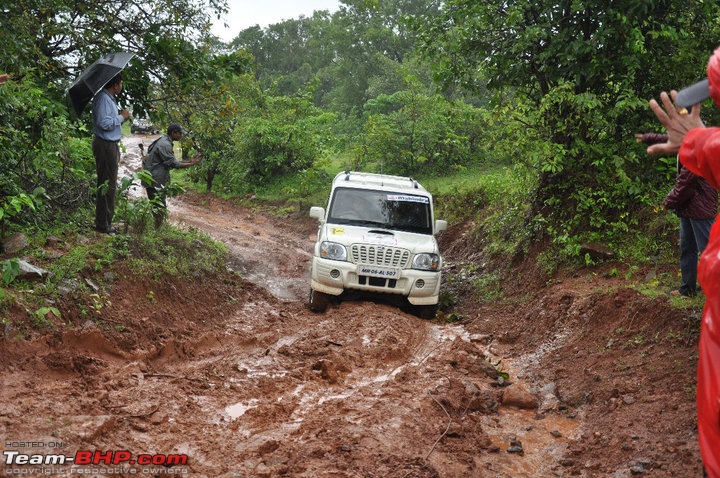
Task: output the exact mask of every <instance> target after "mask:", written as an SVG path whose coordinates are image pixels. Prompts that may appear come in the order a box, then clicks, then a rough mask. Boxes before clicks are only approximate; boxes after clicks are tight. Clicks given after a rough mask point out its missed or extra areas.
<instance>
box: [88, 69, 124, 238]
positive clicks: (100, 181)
mask: <svg viewBox="0 0 720 478" xmlns="http://www.w3.org/2000/svg"><path fill="white" fill-rule="evenodd" d="M122 87H123V78H122V73H118V74H117V75H115V76H114V77H113V78H112V79H111V80H110V81H108V82H107V84H106V85H105V87H104V88H103V89H102V90H101V91H100V92H99V93H98V94H97V95H95V97H94V98H93V105H92V112H93V120H92V122H93V132H94V133H95V137H94V138H93V144H92V149H93V156H95V167H96V169H97V186H98V190H97V193H96V197H95V229H96V230H97V231H99V232H102V233H105V234H114V233H115V228H114V227H113V225H112V219H113V215H114V213H115V190H116V188H117V175H118V163H119V162H120V147H119V145H118V143H119V141H120V137H121V136H122V129H121V128H122V123H123V121H125V120H126V119H128V118H129V117H130V112H128V110H126V109H124V110H122V111H121V110H120V109H119V108H118V105H117V102H116V101H115V97H116V96H117V95H118V94H119V93H120V91H122Z"/></svg>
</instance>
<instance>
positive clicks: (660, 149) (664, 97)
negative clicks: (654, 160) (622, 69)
mask: <svg viewBox="0 0 720 478" xmlns="http://www.w3.org/2000/svg"><path fill="white" fill-rule="evenodd" d="M676 96H677V91H675V90H672V91H671V92H670V96H668V94H667V93H666V92H664V91H663V92H662V93H660V100H661V101H662V104H663V106H660V105H659V104H658V102H657V101H655V100H654V99H652V100H650V109H651V110H652V111H653V113H655V116H657V119H658V120H660V123H662V125H663V126H665V130H666V131H667V135H668V140H667V142H666V143H659V144H653V145H652V146H649V147H648V149H647V153H648V154H660V153H667V154H677V152H678V151H679V150H680V145H681V144H682V140H683V138H685V135H686V134H687V133H688V131H690V130H691V129H695V128H704V127H705V125H704V124H703V122H702V120H701V119H700V105H699V104H698V105H695V106H693V107H692V110H691V111H690V112H689V113H688V112H687V110H685V109H684V108H678V107H677V106H676V105H675V97H676ZM671 97H672V100H671ZM663 108H664V109H663Z"/></svg>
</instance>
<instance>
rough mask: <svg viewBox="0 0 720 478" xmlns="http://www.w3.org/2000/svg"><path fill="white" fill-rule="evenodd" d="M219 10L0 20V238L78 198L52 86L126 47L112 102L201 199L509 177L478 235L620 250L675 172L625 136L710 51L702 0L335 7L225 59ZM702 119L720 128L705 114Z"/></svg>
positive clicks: (697, 71)
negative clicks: (174, 159)
mask: <svg viewBox="0 0 720 478" xmlns="http://www.w3.org/2000/svg"><path fill="white" fill-rule="evenodd" d="M225 9H226V5H225V3H224V1H222V0H180V1H178V2H175V3H174V4H173V6H172V8H168V7H167V4H166V3H163V2H159V1H157V0H150V1H143V2H135V1H128V0H112V1H110V2H104V3H102V4H93V3H88V2H84V1H81V2H68V1H67V0H47V1H45V2H40V3H37V2H28V1H26V0H20V1H19V2H16V3H14V4H12V5H8V6H5V7H3V16H2V17H0V26H1V27H2V29H0V47H2V48H3V51H4V52H5V55H4V57H3V58H2V59H0V73H3V72H6V73H9V74H10V76H11V79H10V81H9V82H7V83H6V84H4V85H3V86H0V112H1V113H2V115H1V116H0V156H1V157H2V162H0V173H1V174H0V178H1V179H0V221H3V223H2V224H3V226H7V225H12V224H31V223H35V224H40V223H41V222H42V221H41V219H44V218H48V217H51V216H52V217H56V215H55V214H54V213H55V212H57V211H69V210H72V209H73V208H75V207H78V206H79V205H82V204H87V203H88V199H89V198H90V196H91V193H92V184H93V183H94V180H93V174H94V171H93V160H92V155H91V153H90V148H89V144H90V142H89V141H90V128H89V124H90V123H89V120H90V118H89V117H90V114H89V113H87V112H86V113H85V114H84V115H82V116H81V118H80V119H79V120H76V119H74V118H72V117H71V116H70V114H69V112H68V109H67V107H66V105H65V99H64V91H65V88H67V86H68V85H69V84H70V83H71V82H72V80H73V79H74V78H75V76H76V75H77V74H78V73H79V72H80V71H81V70H82V69H83V68H84V67H85V66H87V65H88V64H89V63H91V62H92V61H94V60H95V59H96V58H97V57H99V56H101V55H102V54H104V53H107V52H109V51H118V50H125V51H131V52H133V53H135V54H136V57H135V59H133V60H132V61H131V63H130V65H129V66H128V68H127V71H126V75H125V76H126V83H125V91H124V93H123V95H122V96H121V98H120V101H121V103H122V104H123V105H125V106H127V107H129V108H131V109H132V110H133V113H134V114H135V116H145V115H149V116H150V118H151V119H152V120H153V121H154V122H155V123H157V124H160V125H166V124H167V123H168V122H169V121H178V122H181V123H182V124H183V125H184V126H185V127H186V129H188V130H189V131H190V132H191V134H190V135H188V137H187V138H186V140H187V141H186V143H184V144H183V149H184V154H186V155H187V154H189V153H190V152H191V151H192V150H197V151H201V152H202V153H203V155H204V160H203V161H202V162H201V165H200V166H199V167H197V168H193V170H192V172H191V173H190V177H191V179H192V180H194V181H197V182H198V183H200V184H202V185H204V187H205V188H206V189H208V190H211V191H222V192H225V193H232V194H241V193H246V192H250V191H254V189H255V188H256V187H258V186H259V185H264V184H268V183H272V182H282V181H287V184H294V185H297V184H302V186H298V187H295V186H292V187H288V189H287V190H288V191H295V192H296V193H298V192H299V191H301V190H302V191H305V192H307V187H309V186H308V185H310V184H314V182H315V181H316V180H317V179H318V178H322V177H324V176H323V174H322V171H321V170H322V169H323V168H325V169H328V168H329V169H333V168H335V169H337V168H340V167H353V168H357V169H365V170H374V171H382V172H386V173H397V174H404V175H413V176H418V175H420V176H432V175H443V174H456V173H459V172H462V171H464V170H466V169H473V168H475V169H476V168H477V167H478V166H479V165H482V166H483V167H492V166H495V167H499V166H502V167H508V168H509V169H508V171H509V172H510V173H511V174H513V175H515V176H516V178H518V182H519V183H520V184H523V187H522V188H517V189H515V190H514V192H513V194H509V195H505V196H504V197H501V198H500V199H499V200H500V201H501V202H502V204H499V205H497V206H496V207H495V208H494V209H493V211H494V212H493V214H497V215H499V216H500V217H501V218H502V220H501V221H498V220H495V219H497V218H495V219H492V218H490V219H489V220H488V222H486V224H488V223H492V224H504V225H505V226H504V227H507V228H515V229H523V230H526V231H530V232H528V233H527V234H525V235H524V236H523V237H522V238H521V239H520V240H519V242H523V241H524V243H525V245H524V246H523V245H522V244H519V245H518V247H525V246H527V244H528V242H529V241H530V240H531V239H537V238H549V239H551V240H552V241H554V242H555V243H556V244H557V245H558V247H560V248H561V249H562V250H563V251H564V252H565V254H567V255H569V256H572V255H576V254H577V251H578V248H579V244H580V243H581V242H583V241H587V240H603V241H606V242H609V243H610V244H611V245H612V244H615V245H617V244H618V243H619V242H621V241H622V240H623V239H625V238H627V237H632V235H633V233H634V232H635V231H637V230H638V229H641V228H643V227H646V226H647V224H649V223H652V221H644V220H643V218H644V217H645V216H646V214H647V210H648V209H649V208H651V207H652V206H653V205H655V204H657V203H658V202H659V201H660V200H661V198H662V195H663V194H664V193H665V192H666V191H667V189H668V188H669V185H670V183H671V182H672V175H673V164H674V159H673V158H663V159H661V160H655V159H649V158H647V157H646V156H645V154H644V151H643V148H642V147H640V146H638V145H637V144H636V143H635V142H634V141H633V134H634V133H636V132H640V131H649V130H656V129H657V125H656V123H655V121H654V120H653V118H652V117H651V115H650V113H649V111H648V108H647V100H648V99H649V98H651V97H653V96H656V95H657V94H658V93H659V91H661V90H663V89H670V88H674V87H680V86H682V85H685V84H688V83H691V82H694V81H696V80H697V79H698V78H699V77H701V76H702V71H703V69H704V65H705V63H706V61H707V57H708V55H709V53H710V52H711V51H712V50H713V49H714V48H715V46H716V45H715V42H716V39H717V38H718V37H720V35H718V33H720V23H719V22H720V21H719V20H717V19H718V18H720V6H718V5H717V4H716V3H714V2H702V1H692V2H689V3H688V2H679V1H675V0H664V1H653V2H647V1H639V0H638V1H635V0H632V1H630V0H629V1H624V2H614V3H612V4H607V3H605V4H596V3H593V2H584V1H572V2H570V1H541V2H526V1H523V2H510V3H508V2H490V1H485V2H477V1H472V0H446V1H439V0H437V1H436V0H433V1H430V2H428V1H425V0H422V1H421V0H387V1H377V0H344V1H343V2H342V4H341V7H340V9H339V10H338V11H337V12H334V13H332V14H331V13H329V12H327V11H320V12H315V13H314V14H313V15H312V16H310V17H300V18H297V19H291V20H286V21H283V22H281V23H278V24H275V25H270V26H269V27H267V28H260V27H253V28H248V29H246V30H244V31H241V32H238V34H237V36H236V38H235V39H234V40H233V41H232V42H231V43H230V44H227V45H226V44H223V43H221V42H220V41H219V40H218V39H216V38H213V37H211V36H209V35H208V27H209V21H210V19H211V18H212V16H213V15H216V14H220V13H222V12H224V11H225ZM705 118H706V119H707V121H708V122H710V123H714V122H716V121H715V120H716V119H717V118H718V116H717V114H716V113H714V112H713V108H706V111H705ZM338 158H345V159H343V160H340V159H338ZM348 158H349V159H348ZM328 160H331V161H332V162H330V163H329V162H328ZM341 163H342V164H341ZM329 164H332V166H328V165H329ZM329 172H330V173H332V171H329ZM293 176H295V178H294V179H288V178H291V177H293ZM21 212H25V213H21Z"/></svg>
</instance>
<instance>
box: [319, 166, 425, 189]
mask: <svg viewBox="0 0 720 478" xmlns="http://www.w3.org/2000/svg"><path fill="white" fill-rule="evenodd" d="M335 187H350V188H368V187H370V188H372V189H389V190H394V191H402V190H406V191H407V192H408V193H415V194H428V192H427V190H426V189H425V188H424V187H423V186H422V185H421V184H420V183H418V182H417V181H415V180H414V179H413V178H408V177H403V176H390V175H388V174H375V173H360V172H356V171H344V172H342V173H338V175H337V176H335V179H333V188H335Z"/></svg>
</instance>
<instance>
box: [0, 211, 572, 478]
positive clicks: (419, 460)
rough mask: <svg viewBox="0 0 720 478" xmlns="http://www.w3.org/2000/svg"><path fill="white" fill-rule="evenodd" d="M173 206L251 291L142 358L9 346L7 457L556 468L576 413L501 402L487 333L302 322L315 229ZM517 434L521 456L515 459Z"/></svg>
mask: <svg viewBox="0 0 720 478" xmlns="http://www.w3.org/2000/svg"><path fill="white" fill-rule="evenodd" d="M170 210H171V219H172V221H174V222H176V223H178V224H179V225H181V226H182V227H195V228H197V229H200V230H203V231H206V232H207V233H208V234H210V235H211V236H213V237H214V238H216V239H217V240H220V241H222V242H224V243H225V244H227V245H228V247H229V249H230V251H231V255H232V257H233V263H232V267H234V268H235V269H236V270H238V271H239V272H240V274H241V275H242V276H243V277H244V278H245V279H246V280H248V281H250V282H253V283H255V284H257V285H259V286H260V288H258V289H255V292H253V293H252V294H250V296H249V298H248V299H247V300H245V301H244V302H243V303H241V304H240V305H239V309H238V310H237V312H236V313H234V314H232V315H229V316H227V317H222V318H221V320H222V321H224V323H225V326H224V331H220V332H217V331H216V332H207V333H205V334H200V335H198V336H196V337H192V338H189V339H171V340H168V341H167V342H166V343H163V344H158V347H157V348H153V349H147V350H144V349H139V350H132V351H127V350H121V349H119V348H118V347H116V346H114V345H113V344H112V343H111V342H109V341H108V340H107V339H105V338H104V337H103V334H102V333H101V331H99V330H98V329H97V328H94V327H87V328H84V329H82V330H78V331H72V332H64V333H63V334H61V336H59V337H58V336H56V337H55V338H54V339H52V340H51V339H46V340H42V341H37V342H35V343H33V344H29V345H23V347H24V349H23V351H22V353H21V352H20V351H19V350H16V351H13V350H10V352H9V354H10V356H12V354H13V353H16V354H17V356H18V357H20V356H22V357H23V360H21V361H20V362H19V363H17V364H15V365H9V366H7V372H5V373H4V377H3V387H2V391H0V400H2V403H3V409H4V410H3V411H2V413H1V414H0V418H1V419H2V420H1V421H0V435H2V436H3V437H4V438H5V440H6V443H5V448H8V444H9V443H8V441H12V442H24V443H25V444H26V446H29V447H30V448H26V451H28V452H30V453H43V454H44V453H48V452H50V451H55V452H57V451H60V450H61V451H62V453H65V454H67V455H72V454H74V453H75V452H76V451H78V450H101V451H108V450H128V451H130V452H132V453H133V454H139V453H150V454H155V453H167V454H186V455H188V464H187V465H186V466H184V467H174V468H163V469H162V473H160V472H155V473H154V476H164V475H166V474H170V473H172V474H175V473H177V474H180V473H187V474H189V475H191V476H199V477H245V476H259V477H264V476H296V477H433V476H441V477H463V476H492V477H504V476H507V477H511V476H512V477H517V476H553V475H561V474H562V473H561V472H558V469H561V465H559V463H560V461H561V460H562V457H563V454H564V453H565V452H566V449H567V446H568V444H569V443H570V442H571V441H572V440H573V439H574V437H576V436H577V434H578V433H579V430H580V428H581V420H580V417H577V418H576V419H568V418H563V417H562V416H561V415H560V414H556V413H553V412H550V413H548V414H546V416H545V417H544V419H542V420H538V419H537V417H536V416H535V414H536V412H535V411H534V410H533V411H525V410H520V409H517V408H514V407H508V406H505V405H502V404H501V398H502V393H503V388H502V387H500V386H498V378H497V375H496V373H495V369H494V368H493V367H492V365H490V362H493V363H496V362H497V361H498V360H499V358H500V357H501V356H502V355H503V354H502V351H501V350H496V349H493V348H492V346H491V345H489V344H488V340H487V338H486V337H482V336H474V335H471V334H469V333H468V332H467V331H466V330H465V329H464V328H463V327H462V326H458V325H439V324H436V323H433V322H429V321H424V320H421V319H418V318H416V317H413V316H411V315H408V314H405V313H403V312H401V311H400V310H398V309H397V308H395V307H392V306H390V305H387V304H380V303H372V302H346V303H342V304H340V305H339V306H337V307H334V308H331V309H330V310H329V311H328V312H327V313H326V314H322V315H317V314H313V313H311V312H309V311H308V310H307V309H306V307H305V301H306V295H307V290H308V289H307V283H308V280H307V276H308V265H309V257H310V256H309V252H310V250H311V247H312V243H313V237H311V236H309V235H303V234H298V233H297V232H293V231H292V229H291V228H287V227H285V226H284V225H283V224H282V222H281V221H279V220H277V219H274V218H272V217H270V216H265V215H262V214H259V213H253V212H252V211H250V210H246V209H242V210H238V209H233V208H224V207H223V206H218V205H216V204H214V203H213V204H208V205H203V204H197V203H196V204H190V203H186V202H183V200H182V199H174V200H172V201H171V206H170ZM214 319H215V320H219V319H218V318H214ZM33 347H34V352H33ZM28 348H29V349H30V351H29V353H28ZM505 367H506V368H507V367H508V363H507V362H505ZM514 439H517V440H519V441H520V442H522V445H523V453H521V454H517V453H508V449H509V448H510V446H511V443H512V442H513V440H514ZM28 443H36V444H37V443H39V444H41V445H42V444H45V445H44V449H43V447H40V448H32V445H28ZM51 444H58V445H62V446H63V447H64V448H59V449H55V450H50V449H48V447H49V446H52V445H51ZM55 468H58V467H55ZM71 468H72V467H70V466H68V467H66V470H65V473H58V474H69V472H70V470H71ZM76 468H77V466H76ZM95 468H97V467H95ZM99 468H114V467H108V466H103V465H101V466H100V467H99ZM120 468H122V469H123V470H125V471H127V470H129V469H130V468H135V469H136V470H138V471H143V470H142V467H139V466H129V465H127V464H123V465H122V466H121V467H120ZM22 469H23V470H31V469H33V467H27V466H26V467H22ZM38 469H42V467H38ZM46 469H47V467H46ZM10 471H11V470H10V467H4V468H3V470H2V472H3V473H6V474H11V473H10ZM107 472H108V470H104V471H103V470H95V472H94V473H93V472H90V473H89V474H85V476H105V475H106V474H108V473H107ZM145 472H146V473H148V471H147V470H145ZM150 474H153V473H150Z"/></svg>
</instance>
